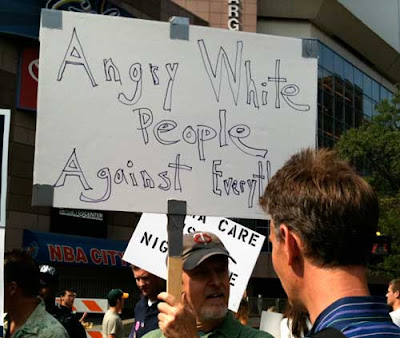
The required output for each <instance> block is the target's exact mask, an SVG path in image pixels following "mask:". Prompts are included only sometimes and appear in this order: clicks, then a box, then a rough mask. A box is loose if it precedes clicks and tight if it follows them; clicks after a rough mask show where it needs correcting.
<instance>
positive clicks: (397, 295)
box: [393, 291, 400, 299]
mask: <svg viewBox="0 0 400 338" xmlns="http://www.w3.org/2000/svg"><path fill="white" fill-rule="evenodd" d="M393 293H394V295H395V297H396V299H399V296H400V292H399V291H396V292H393Z"/></svg>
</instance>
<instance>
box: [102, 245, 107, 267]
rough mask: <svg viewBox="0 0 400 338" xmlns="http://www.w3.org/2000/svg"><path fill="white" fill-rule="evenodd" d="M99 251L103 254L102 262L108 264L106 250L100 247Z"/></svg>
mask: <svg viewBox="0 0 400 338" xmlns="http://www.w3.org/2000/svg"><path fill="white" fill-rule="evenodd" d="M101 253H102V255H103V264H104V265H108V256H107V253H108V250H104V249H101Z"/></svg>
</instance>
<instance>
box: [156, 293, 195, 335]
mask: <svg viewBox="0 0 400 338" xmlns="http://www.w3.org/2000/svg"><path fill="white" fill-rule="evenodd" d="M158 299H160V300H161V301H163V303H159V304H158V310H159V311H160V313H159V314H158V325H159V327H160V329H161V331H162V332H163V333H164V336H165V337H167V338H178V337H185V338H192V337H196V338H198V334H197V330H196V318H195V315H194V312H193V310H192V309H191V308H190V306H189V304H187V302H186V298H185V294H184V293H183V294H182V298H181V300H177V299H176V298H175V297H174V296H172V295H170V294H168V293H166V292H161V293H160V294H159V295H158Z"/></svg>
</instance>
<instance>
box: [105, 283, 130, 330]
mask: <svg viewBox="0 0 400 338" xmlns="http://www.w3.org/2000/svg"><path fill="white" fill-rule="evenodd" d="M128 297H129V294H128V293H125V292H123V291H122V290H121V289H112V290H111V291H110V292H109V293H108V295H107V299H108V303H109V304H110V308H109V309H108V310H107V311H106V313H105V314H104V317H103V324H102V327H103V330H102V333H103V338H123V337H124V326H123V324H122V320H121V318H120V317H119V314H120V313H121V312H122V309H123V308H124V299H127V298H128Z"/></svg>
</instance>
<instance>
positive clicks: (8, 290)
mask: <svg viewBox="0 0 400 338" xmlns="http://www.w3.org/2000/svg"><path fill="white" fill-rule="evenodd" d="M39 287H40V282H39V267H38V266H37V264H36V263H35V261H34V260H33V259H32V257H31V256H29V254H28V253H27V252H25V251H22V250H17V249H14V250H12V251H8V252H6V253H5V255H4V308H5V312H7V317H8V323H7V331H6V337H13V338H21V337H41V338H50V337H60V338H68V337H69V335H68V333H67V331H66V330H65V329H64V327H63V326H62V325H61V324H60V323H59V322H58V321H57V319H55V318H54V317H53V316H52V315H50V314H49V313H48V312H47V311H46V308H45V304H44V301H43V300H41V299H40V298H38V295H39Z"/></svg>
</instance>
